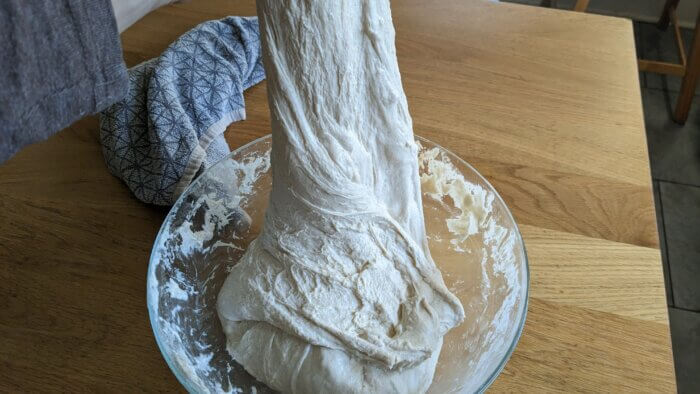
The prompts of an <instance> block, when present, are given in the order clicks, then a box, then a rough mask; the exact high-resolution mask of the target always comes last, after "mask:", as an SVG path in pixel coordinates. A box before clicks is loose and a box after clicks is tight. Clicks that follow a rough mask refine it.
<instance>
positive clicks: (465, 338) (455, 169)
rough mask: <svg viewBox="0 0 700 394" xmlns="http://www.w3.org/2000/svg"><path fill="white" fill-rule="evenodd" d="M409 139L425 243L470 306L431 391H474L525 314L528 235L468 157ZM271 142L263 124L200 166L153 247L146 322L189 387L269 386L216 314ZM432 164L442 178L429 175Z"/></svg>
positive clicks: (255, 221) (264, 189)
mask: <svg viewBox="0 0 700 394" xmlns="http://www.w3.org/2000/svg"><path fill="white" fill-rule="evenodd" d="M416 142H417V143H418V145H419V147H420V155H419V157H418V160H419V163H420V173H421V175H422V176H423V177H424V178H425V179H424V181H425V182H423V208H424V216H425V225H426V230H427V234H428V239H429V244H430V251H431V254H432V256H433V259H434V260H435V263H436V264H437V266H438V267H439V268H440V270H441V271H442V274H443V278H444V280H445V284H446V285H447V287H448V288H449V289H450V290H451V291H452V292H453V293H454V294H455V295H456V296H457V297H459V299H460V300H461V301H462V305H463V306H464V310H465V314H466V319H465V321H464V322H463V323H462V324H461V325H460V326H458V327H456V328H454V329H452V330H451V331H450V332H448V333H447V335H446V336H445V338H444V344H443V347H442V351H441V353H440V358H439V361H438V365H437V369H436V371H435V377H434V379H433V384H432V386H431V387H430V389H429V392H431V393H471V392H482V391H484V390H485V389H486V388H487V387H488V386H489V385H490V384H491V382H493V380H494V379H495V378H496V376H497V375H498V374H499V373H500V371H501V370H502V369H503V367H504V365H505V363H506V361H507V360H508V358H509V357H510V355H511V353H512V352H513V350H514V349H515V346H516V344H517V342H518V339H519V338H520V334H521V332H522V329H523V325H524V323H525V315H526V313H527V300H528V282H529V272H528V265H527V257H526V254H525V246H524V244H523V241H522V237H521V235H520V232H519V231H518V227H517V225H516V223H515V221H514V220H513V217H512V215H511V213H510V211H509V210H508V208H507V207H506V205H505V203H504V202H503V200H502V199H501V198H500V196H499V195H498V193H497V192H496V191H495V190H494V189H493V187H492V186H491V185H490V184H489V183H488V182H487V181H486V180H485V179H484V178H483V177H482V176H481V175H480V174H479V173H478V172H477V171H476V170H475V169H474V168H472V167H471V166H470V165H469V164H467V163H466V162H464V161H463V160H461V159H460V158H458V157H457V156H455V155H454V154H452V153H451V152H449V151H447V150H446V149H444V148H442V147H440V146H438V145H436V144H434V143H432V142H430V141H428V140H426V139H423V138H420V137H417V139H416ZM270 147H271V138H270V136H269V135H268V136H266V137H262V138H260V139H257V140H255V141H253V142H251V143H249V144H247V145H245V146H243V147H241V148H239V149H237V150H236V151H235V152H233V153H231V155H230V156H229V157H228V158H226V159H224V160H222V161H220V162H219V163H218V164H216V165H214V166H213V167H211V168H210V169H208V170H207V171H205V172H204V173H203V174H202V175H201V176H200V177H198V178H197V180H195V181H194V183H192V185H191V186H190V187H189V188H188V189H187V190H186V191H185V192H184V193H183V194H182V196H181V197H180V198H179V199H178V201H177V202H176V203H175V205H173V207H172V209H171V210H170V213H169V214H168V216H167V217H166V219H165V221H164V222H163V225H162V227H161V229H160V233H159V234H158V237H157V239H156V241H155V244H154V246H153V252H152V254H151V259H150V263H149V268H148V279H147V281H148V283H147V286H148V296H147V299H148V311H149V314H150V319H151V325H152V327H153V332H154V334H155V337H156V341H157V342H158V346H159V347H160V350H161V352H162V353H163V357H164V358H165V360H166V362H167V363H168V365H169V366H170V368H171V369H172V371H173V373H174V374H175V376H177V378H178V380H179V381H180V382H181V383H182V385H183V386H184V387H185V388H186V389H187V390H188V391H190V392H193V393H195V392H235V393H240V392H243V393H249V392H253V393H266V392H273V391H272V390H270V389H269V388H267V387H266V386H265V385H264V384H263V383H261V382H259V381H257V380H256V379H255V378H253V377H252V376H250V375H249V374H248V373H247V372H246V371H245V370H244V369H243V368H242V367H241V366H240V365H239V364H237V363H236V362H235V360H233V359H232V358H231V356H230V355H229V354H228V353H227V352H226V349H225V336H224V333H223V331H222V328H221V325H220V323H219V318H218V316H217V314H216V296H217V294H218V292H219V289H220V288H221V285H222V284H223V282H224V279H225V278H226V275H227V274H228V272H229V270H230V268H231V266H233V265H234V264H236V262H237V261H238V260H239V259H240V257H241V255H242V254H243V252H245V250H246V247H247V246H248V244H249V243H250V241H252V240H253V239H254V238H255V237H256V236H257V234H258V233H259V232H260V229H261V226H262V222H263V215H264V212H265V208H266V206H267V203H268V195H269V192H270V187H271V180H272V179H271V174H270V172H269V165H270V161H269V157H270ZM438 171H440V172H441V177H432V178H431V175H436V174H434V173H436V172H438ZM438 178H439V179H438ZM431 179H432V180H431ZM436 179H437V182H436V181H435V180H436ZM455 182H457V183H460V184H462V183H463V184H464V186H461V187H463V188H464V187H466V189H465V190H468V191H469V193H470V195H471V198H472V199H473V201H471V200H470V201H468V202H470V203H472V205H474V206H477V207H479V206H480V207H482V208H485V211H484V212H486V215H485V216H484V215H482V216H481V217H478V216H479V215H471V214H470V213H469V212H468V210H469V209H471V208H469V209H467V208H464V212H463V210H462V209H460V202H456V201H455V200H454V199H453V198H452V197H451V196H450V195H448V193H446V192H445V190H447V189H449V188H450V184H452V183H455ZM461 206H462V207H464V205H461ZM460 218H461V219H460ZM465 218H466V219H467V221H466V222H465V220H464V219H465ZM460 220H461V221H460ZM460 223H462V224H464V225H460Z"/></svg>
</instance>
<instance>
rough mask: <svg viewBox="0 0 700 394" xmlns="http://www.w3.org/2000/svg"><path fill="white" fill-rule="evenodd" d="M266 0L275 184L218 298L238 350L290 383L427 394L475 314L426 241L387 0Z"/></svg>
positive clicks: (260, 374)
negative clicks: (456, 334) (469, 314)
mask: <svg viewBox="0 0 700 394" xmlns="http://www.w3.org/2000/svg"><path fill="white" fill-rule="evenodd" d="M257 4H258V16H259V20H260V31H261V40H262V44H263V45H262V48H263V59H264V63H265V69H266V72H267V89H268V97H269V104H270V112H271V118H272V156H271V160H272V162H271V166H272V177H273V178H272V179H273V182H272V191H271V194H270V201H269V206H268V209H267V212H266V214H265V223H264V226H263V229H262V232H261V234H260V236H259V237H258V238H257V239H256V240H255V241H253V242H252V243H251V245H250V247H249V248H248V250H247V252H246V253H245V255H244V256H243V258H242V259H241V261H240V262H239V263H238V264H236V266H235V267H234V268H233V270H232V271H231V273H230V275H229V277H228V278H227V279H226V282H225V283H224V286H223V288H222V290H221V292H220V294H219V298H218V312H219V317H220V318H221V322H222V325H223V327H224V331H225V332H226V335H227V341H228V344H227V348H228V350H229V352H230V353H231V354H232V356H233V357H234V358H235V359H236V361H238V362H239V363H240V364H242V365H243V366H244V367H245V368H246V370H247V371H248V372H250V373H251V374H252V375H253V376H255V377H256V378H257V379H259V380H261V381H263V382H265V383H266V384H267V385H268V386H270V387H272V388H274V389H277V390H280V391H284V392H294V393H312V392H333V393H340V392H401V393H407V392H422V391H425V390H426V389H427V388H428V386H429V385H430V383H431V381H432V376H433V372H434V370H435V364H436V362H437V357H438V355H439V353H440V348H441V346H442V336H443V335H444V334H445V333H446V332H447V331H448V330H449V329H450V328H452V327H454V326H456V325H457V324H459V323H460V322H461V321H462V320H463V318H464V311H463V309H462V306H461V304H460V302H459V300H458V299H457V298H456V297H455V296H454V295H452V294H451V293H450V292H449V291H448V290H447V288H446V287H445V284H444V282H443V280H442V276H441V274H440V271H439V270H438V269H437V267H436V266H435V263H434V262H433V260H432V258H431V257H430V252H429V250H428V245H427V240H426V235H425V226H424V223H423V210H422V204H421V192H420V180H419V177H418V162H417V147H416V145H415V143H414V140H413V131H412V124H411V118H410V116H409V113H408V107H407V105H406V97H405V95H404V92H403V89H402V87H401V77H400V75H399V69H398V65H397V62H396V52H395V48H394V29H393V26H392V21H391V13H390V9H389V2H388V0H379V1H377V0H336V1H328V0H288V1H279V0H258V2H257Z"/></svg>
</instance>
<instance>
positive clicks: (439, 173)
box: [418, 147, 494, 252]
mask: <svg viewBox="0 0 700 394" xmlns="http://www.w3.org/2000/svg"><path fill="white" fill-rule="evenodd" d="M418 163H419V164H418V165H419V169H420V172H421V175H420V181H421V189H422V191H423V193H425V194H427V195H428V196H430V197H432V198H434V199H436V200H443V199H445V198H446V197H449V198H450V199H451V200H452V202H451V205H452V206H453V207H454V208H456V209H457V210H458V211H459V212H458V213H456V214H455V215H454V216H453V217H451V218H449V219H447V221H446V224H447V228H448V229H449V230H450V232H451V233H452V234H454V238H452V239H451V240H450V243H451V244H452V247H453V248H454V249H455V250H457V251H460V252H461V251H464V249H463V245H462V244H463V243H464V241H466V240H467V238H468V237H469V236H471V235H474V234H476V233H477V232H479V230H480V229H483V228H484V227H485V226H486V224H487V221H488V218H489V214H490V213H491V208H492V204H493V198H494V196H493V194H491V193H489V192H488V191H487V190H486V189H484V188H483V187H481V186H479V185H476V184H473V183H469V182H467V181H466V180H465V179H464V175H462V174H461V173H460V172H459V171H458V170H457V168H455V166H454V165H453V164H452V162H450V160H449V159H448V158H446V157H444V156H443V154H442V152H441V151H440V149H439V148H437V147H435V148H431V149H421V150H420V153H419V154H418Z"/></svg>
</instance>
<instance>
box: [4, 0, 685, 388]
mask: <svg viewBox="0 0 700 394" xmlns="http://www.w3.org/2000/svg"><path fill="white" fill-rule="evenodd" d="M392 3H393V13H394V23H395V25H396V30H397V35H396V37H397V38H396V41H397V48H398V55H399V65H400V68H401V71H402V75H403V83H404V87H405V89H406V94H407V96H408V102H409V107H410V110H411V113H412V115H413V119H414V127H415V132H416V133H417V134H420V135H423V136H426V137H428V138H430V139H432V140H433V141H436V142H438V143H440V144H442V145H443V146H445V147H447V148H449V149H451V150H452V151H453V152H455V153H457V154H458V155H460V156H461V157H463V158H464V159H466V160H467V161H468V162H470V163H471V164H472V165H474V167H476V168H477V169H478V170H479V171H480V172H481V173H482V174H484V175H485V176H486V178H488V179H489V180H490V181H491V182H492V183H493V185H494V186H495V187H496V189H498V191H499V192H500V193H501V195H502V196H503V197H504V199H505V201H506V203H507V204H508V206H509V207H510V208H511V209H512V211H513V214H514V215H515V218H516V220H517V221H518V223H519V224H520V228H521V230H522V232H523V236H524V238H525V243H526V246H527V249H528V253H529V257H530V270H531V277H532V279H531V293H530V294H531V298H530V307H529V311H528V317H527V323H526V325H525V331H524V333H523V336H522V339H521V341H520V343H519V345H518V347H517V349H516V351H515V353H514V354H513V356H512V358H511V360H510V361H509V362H508V364H507V366H506V368H505V370H504V371H503V373H502V374H501V375H500V377H499V378H498V379H497V380H496V382H495V383H494V385H493V386H492V391H493V392H500V391H516V392H523V391H528V392H541V391H549V390H563V391H567V392H568V391H574V390H583V391H609V392H620V391H633V392H638V391H657V392H658V391H663V392H671V391H674V390H675V383H674V375H673V366H672V358H671V347H670V341H669V332H668V320H667V314H666V304H665V299H664V287H663V277H662V270H661V262H660V256H659V250H658V242H657V240H658V238H657V233H656V224H655V219H654V206H653V202H652V192H651V178H650V175H649V162H648V159H647V149H646V140H645V133H644V123H643V117H642V107H641V102H640V90H639V83H638V80H637V71H636V70H637V68H636V58H635V51H634V40H633V34H632V24H631V23H630V21H627V20H622V19H615V18H609V17H603V16H595V15H586V14H581V13H573V12H564V11H557V10H549V9H541V8H534V7H526V6H518V5H510V4H504V3H501V4H493V3H488V2H484V1H476V0H470V1H467V0H429V1H426V0H401V1H399V0H395V1H393V2H392ZM254 12H255V10H254V6H253V1H252V0H246V1H243V0H238V1H230V0H210V1H194V2H191V3H188V4H184V5H176V6H170V7H167V8H163V9H161V10H158V11H157V12H155V13H153V14H151V15H149V16H148V17H146V18H145V19H143V20H142V21H140V22H139V23H138V24H136V25H135V26H133V27H132V28H131V29H130V30H128V31H127V32H125V33H124V35H123V48H124V53H125V58H126V61H127V63H128V65H130V66H131V65H135V64H137V63H138V62H140V61H143V60H146V59H149V58H151V57H154V56H156V55H157V54H159V53H160V52H161V51H162V50H163V49H164V48H165V47H166V46H167V45H168V44H169V43H170V42H171V41H173V40H174V39H175V38H176V37H178V36H179V35H180V34H182V33H184V32H185V31H187V30H188V29H190V28H192V27H194V26H195V25H196V24H198V23H199V22H201V21H204V20H208V19H215V18H219V17H222V16H224V15H228V14H239V15H252V14H254ZM246 103H247V112H248V120H246V121H244V122H239V123H236V124H234V125H232V126H231V127H229V130H228V132H227V137H228V138H229V141H230V143H231V145H232V146H233V147H237V146H240V145H241V144H243V143H245V142H248V141H251V140H253V139H255V138H257V137H259V136H261V135H263V134H266V133H267V132H268V131H269V115H268V108H267V100H266V93H265V86H264V84H261V85H258V86H256V87H254V88H252V89H250V90H249V91H248V92H246ZM166 213H167V209H162V208H155V207H151V206H146V205H143V204H141V203H139V202H138V201H136V200H135V199H134V198H133V197H132V196H131V195H130V194H129V191H128V190H127V189H126V187H125V186H124V185H123V184H122V183H121V182H120V181H118V180H117V179H116V178H114V177H112V176H111V175H110V174H109V173H108V172H107V169H106V167H105V166H104V164H103V159H102V153H101V151H100V146H99V142H98V133H97V121H96V119H95V118H88V119H84V120H82V121H80V122H78V123H76V124H74V125H73V126H72V127H69V128H68V129H66V130H64V131H62V132H60V133H58V134H57V135H56V136H54V137H53V138H51V139H50V140H49V141H47V142H45V143H41V144H37V145H34V146H31V147H29V148H28V149H26V150H24V151H23V152H21V153H20V154H18V155H17V156H16V157H15V158H13V159H12V160H10V161H9V162H7V163H6V164H4V165H3V166H2V167H0V262H1V263H0V283H1V285H0V349H2V351H0V362H1V364H0V391H34V390H47V389H49V388H51V389H52V390H54V391H61V390H65V391H100V392H102V391H121V392H124V391H127V392H129V391H133V390H134V389H135V388H148V389H149V390H153V391H175V390H181V388H180V387H179V385H178V383H177V381H176V380H175V378H174V376H173V375H172V374H171V373H170V371H169V370H168V367H167V366H166V364H165V362H164V360H163V358H162V357H161V355H160V353H159V351H158V348H157V346H156V343H155V340H154V338H153V335H152V333H151V328H150V325H149V321H148V316H147V311H146V300H145V293H146V268H147V263H148V258H149V253H150V248H151V244H152V242H153V240H154V238H155V236H156V232H157V231H158V228H159V226H160V223H161V221H162V220H163V218H164V217H165V214H166Z"/></svg>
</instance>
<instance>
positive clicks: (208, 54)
mask: <svg viewBox="0 0 700 394" xmlns="http://www.w3.org/2000/svg"><path fill="white" fill-rule="evenodd" d="M264 78H265V72H264V70H263V66H262V58H261V56H260V33H259V30H258V20H257V18H255V17H227V18H224V19H221V20H216V21H209V22H205V23H202V24H200V25H199V26H197V27H195V28H194V29H192V30H190V31H189V32H187V33H185V34H184V35H183V36H182V37H180V38H179V39H178V40H177V41H175V42H174V43H173V44H171V45H170V46H169V47H168V49H166V50H165V52H163V54H162V55H161V56H159V57H158V58H155V59H151V60H148V61H146V62H144V63H141V64H139V65H137V66H135V67H133V68H131V69H129V93H128V94H127V96H126V98H125V99H124V100H122V101H120V102H117V103H116V104H114V105H113V106H111V107H109V108H108V109H106V110H105V111H103V112H102V113H101V116H100V138H101V143H102V152H103V154H104V158H105V161H106V163H107V167H108V168H109V170H110V172H112V174H114V175H115V176H117V177H119V178H120V179H122V180H123V181H124V182H125V183H126V184H127V186H128V187H129V189H131V191H132V192H133V193H134V195H135V196H136V197H137V198H138V199H139V200H141V201H144V202H147V203H152V204H157V205H171V204H173V203H174V202H175V201H176V200H177V198H178V196H179V195H180V194H181V193H182V192H183V191H184V190H185V188H186V187H187V186H188V185H189V184H190V183H191V182H192V180H193V179H194V178H195V176H196V175H197V174H198V173H200V172H201V171H202V170H204V169H206V168H208V167H209V166H211V165H212V164H214V163H216V162H217V161H219V160H220V159H222V158H224V157H225V156H226V155H227V154H228V153H230V148H229V146H228V144H227V143H226V140H225V139H224V135H223V132H224V130H226V127H227V126H228V125H229V124H231V123H232V122H236V121H239V120H243V119H245V104H244V101H243V91H244V90H245V89H248V88H249V87H251V86H253V85H255V84H257V83H258V82H260V81H261V80H263V79H264Z"/></svg>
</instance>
